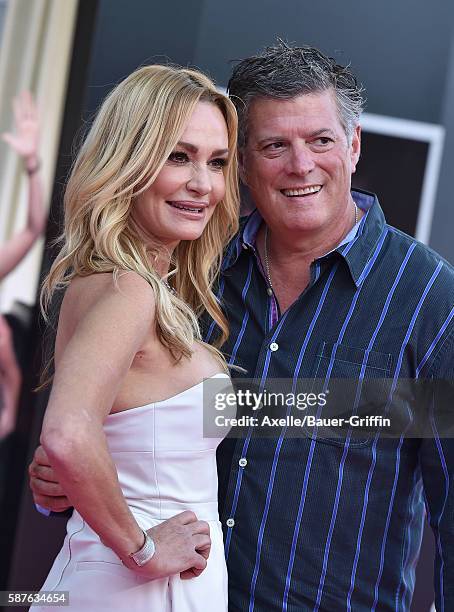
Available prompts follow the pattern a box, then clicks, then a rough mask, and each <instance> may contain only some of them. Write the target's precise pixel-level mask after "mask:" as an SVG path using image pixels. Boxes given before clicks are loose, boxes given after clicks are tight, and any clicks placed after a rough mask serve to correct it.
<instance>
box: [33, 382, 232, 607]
mask: <svg viewBox="0 0 454 612" xmlns="http://www.w3.org/2000/svg"><path fill="white" fill-rule="evenodd" d="M221 377H223V378H226V379H227V380H228V378H229V377H228V376H227V374H224V373H219V374H216V375H215V376H214V377H212V378H221ZM202 400H203V385H202V383H199V384H197V385H194V386H193V387H191V388H190V389H186V390H185V391H183V392H182V393H179V394H178V395H175V396H173V397H171V398H169V399H166V400H163V401H161V402H155V403H153V404H147V405H145V406H140V407H138V408H131V409H129V410H125V411H123V412H118V413H115V414H111V415H109V416H108V417H107V419H106V421H105V424H104V431H105V433H106V436H107V441H108V446H109V450H110V453H111V455H112V458H113V460H114V462H115V465H116V468H117V472H118V479H119V482H120V486H121V488H122V491H123V494H124V496H125V498H126V501H127V503H128V505H129V507H130V509H131V511H132V513H133V514H134V516H135V518H136V520H137V522H138V523H139V525H140V526H141V527H142V528H143V529H149V528H150V527H153V526H155V525H157V524H158V523H159V522H161V521H163V520H165V519H168V518H170V517H172V516H175V514H178V513H179V512H183V511H184V510H192V511H193V512H195V514H196V515H197V518H198V519H199V520H204V521H208V523H209V525H210V536H211V541H212V546H211V552H210V556H209V558H208V564H207V568H206V569H205V571H203V572H202V574H201V575H200V576H198V577H197V578H191V579H189V580H181V579H180V576H179V575H175V576H170V577H169V578H165V579H160V580H152V581H150V580H147V579H144V578H143V577H141V576H139V575H138V574H136V573H135V572H133V571H131V570H129V569H128V568H127V567H125V566H124V565H122V563H121V561H120V559H119V558H118V557H117V556H116V554H115V553H114V552H113V551H112V550H111V549H110V548H107V547H106V546H104V545H103V544H102V543H101V541H100V539H99V536H98V535H97V534H96V533H95V532H94V531H93V530H92V529H91V528H90V527H89V526H88V525H87V523H86V522H85V521H84V519H83V518H82V517H81V516H80V514H79V513H78V512H77V511H74V512H73V515H72V517H71V519H70V520H69V521H68V525H67V535H66V538H65V541H64V543H63V547H62V549H61V551H60V552H59V554H58V556H57V558H56V559H55V561H54V564H53V566H52V569H51V571H50V573H49V575H48V577H47V579H46V581H45V583H44V585H43V587H42V590H46V591H69V609H70V610H73V611H76V610H77V611H78V612H92V611H93V612H95V611H96V612H97V611H98V610H112V611H118V612H170V611H172V612H225V611H226V610H227V569H226V564H225V559H224V547H223V539H222V529H221V524H220V522H219V515H218V502H217V471H216V448H217V446H218V444H219V443H220V441H221V440H220V439H219V438H204V437H203V408H202V406H203V402H202ZM31 609H32V610H34V611H39V610H51V611H55V609H56V608H55V607H42V606H33V607H32V608H31ZM65 609H67V608H65Z"/></svg>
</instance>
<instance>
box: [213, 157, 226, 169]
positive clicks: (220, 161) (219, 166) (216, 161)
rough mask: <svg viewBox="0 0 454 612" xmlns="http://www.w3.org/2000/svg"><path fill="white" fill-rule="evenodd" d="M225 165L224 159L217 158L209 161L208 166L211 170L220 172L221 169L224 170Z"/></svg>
mask: <svg viewBox="0 0 454 612" xmlns="http://www.w3.org/2000/svg"><path fill="white" fill-rule="evenodd" d="M226 165H227V160H226V159H224V158H223V157H218V158H216V159H212V160H211V161H210V166H212V167H213V168H216V169H217V170H222V168H225V166H226Z"/></svg>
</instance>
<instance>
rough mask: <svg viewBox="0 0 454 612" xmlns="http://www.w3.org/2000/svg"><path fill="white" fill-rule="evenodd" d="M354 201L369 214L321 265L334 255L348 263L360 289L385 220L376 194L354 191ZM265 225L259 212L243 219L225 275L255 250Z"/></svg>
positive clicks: (323, 257)
mask: <svg viewBox="0 0 454 612" xmlns="http://www.w3.org/2000/svg"><path fill="white" fill-rule="evenodd" d="M352 197H353V200H354V201H355V203H356V205H357V206H358V208H360V209H361V210H363V211H364V212H365V213H366V214H365V215H364V217H363V218H362V219H361V221H360V222H359V223H358V224H357V225H355V226H354V227H353V228H352V229H351V230H350V232H349V233H348V234H347V235H346V236H345V237H344V238H343V240H342V241H341V242H340V244H339V245H338V246H337V247H336V248H335V249H333V250H332V251H330V252H329V253H326V254H325V255H323V256H322V257H320V258H319V259H318V261H322V260H324V259H326V258H328V257H330V256H333V255H334V254H338V255H340V256H341V257H342V258H343V259H344V260H345V262H346V263H347V266H348V268H349V270H350V274H351V276H352V279H353V281H354V283H355V285H356V286H359V284H360V282H361V276H362V273H363V271H364V269H365V267H366V265H367V263H368V261H369V260H370V258H371V257H372V253H373V251H374V248H375V246H376V244H377V242H378V240H379V238H380V236H381V233H382V231H383V227H384V225H385V217H384V215H383V211H382V209H381V207H380V204H379V202H378V198H377V196H376V195H375V194H373V193H370V192H368V191H364V190H362V189H354V190H352ZM262 221H263V219H262V216H261V215H260V213H259V211H258V209H255V210H254V211H253V212H252V213H251V214H250V215H248V216H247V217H242V218H241V219H240V230H239V232H238V234H237V236H236V237H235V238H234V239H233V240H232V242H231V243H230V245H229V247H228V248H227V252H226V256H225V258H224V262H223V265H222V270H223V271H224V270H227V269H228V268H230V267H231V266H233V265H234V264H235V262H236V261H237V259H238V258H239V256H240V254H241V251H242V250H249V249H254V248H255V241H256V238H257V233H258V230H259V227H260V225H261V223H262Z"/></svg>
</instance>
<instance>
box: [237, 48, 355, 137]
mask: <svg viewBox="0 0 454 612" xmlns="http://www.w3.org/2000/svg"><path fill="white" fill-rule="evenodd" d="M329 89H332V90H333V91H334V93H335V96H336V102H337V107H338V112H339V119H340V121H341V124H342V126H343V128H344V131H345V134H346V136H347V139H348V142H349V143H350V142H351V139H352V136H353V131H354V129H355V127H356V126H357V125H358V123H359V118H360V115H361V112H362V111H363V108H364V104H365V99H364V97H363V92H364V90H363V87H362V86H361V84H360V83H358V81H357V80H356V77H355V76H354V75H353V73H352V72H351V71H350V69H349V66H341V65H340V64H337V63H336V61H335V60H334V59H333V58H331V57H327V56H326V55H324V54H323V53H322V52H321V51H319V50H318V49H316V48H315V47H310V46H307V45H305V46H302V47H292V46H290V45H289V44H288V43H286V42H285V41H283V40H282V39H278V41H277V44H276V45H274V46H271V47H266V48H265V50H264V51H263V52H262V53H261V54H260V55H255V56H252V57H247V58H246V59H243V60H240V61H239V62H238V63H237V64H236V66H235V68H234V69H233V72H232V76H231V78H230V80H229V83H228V92H229V95H230V98H231V100H232V102H233V103H234V104H235V107H236V110H237V113H238V120H239V130H238V146H239V148H240V149H242V148H243V147H244V146H245V144H246V142H247V127H248V126H247V122H248V112H249V108H250V105H251V102H252V101H253V100H254V99H256V98H278V99H284V100H289V99H291V98H295V97H296V96H300V95H303V94H309V93H317V92H323V91H326V90H329Z"/></svg>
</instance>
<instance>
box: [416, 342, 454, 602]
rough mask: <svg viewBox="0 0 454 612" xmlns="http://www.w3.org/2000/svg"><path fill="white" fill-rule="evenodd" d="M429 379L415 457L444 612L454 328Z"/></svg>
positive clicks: (452, 531)
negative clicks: (422, 429) (422, 432)
mask: <svg viewBox="0 0 454 612" xmlns="http://www.w3.org/2000/svg"><path fill="white" fill-rule="evenodd" d="M431 378H432V381H433V386H432V388H431V393H430V395H429V397H428V400H429V402H428V403H429V406H428V412H429V413H428V425H429V427H428V432H427V434H426V437H425V438H424V439H423V440H422V443H421V447H420V456H419V460H420V466H421V473H422V479H423V485H424V494H425V501H426V510H427V519H428V522H429V524H430V526H431V528H432V531H433V533H434V537H435V564H434V589H435V605H436V609H437V610H438V611H440V612H442V611H445V612H447V611H448V610H454V437H447V435H454V434H453V433H452V432H453V429H454V402H453V401H452V398H453V392H452V390H453V388H454V330H453V331H452V332H451V334H450V335H448V336H447V339H446V340H445V342H444V343H443V345H442V347H441V349H440V351H439V352H438V354H437V357H436V359H435V360H434V363H433V366H432V368H431ZM449 398H451V401H449ZM451 410H452V418H451V416H450V411H451Z"/></svg>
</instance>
